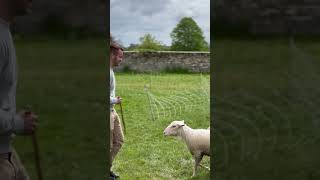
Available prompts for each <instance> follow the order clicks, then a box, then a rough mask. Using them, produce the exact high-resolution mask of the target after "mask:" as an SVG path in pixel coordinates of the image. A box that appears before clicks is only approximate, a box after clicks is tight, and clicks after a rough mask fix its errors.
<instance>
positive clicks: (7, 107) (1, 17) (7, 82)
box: [0, 0, 37, 180]
mask: <svg viewBox="0 0 320 180" xmlns="http://www.w3.org/2000/svg"><path fill="white" fill-rule="evenodd" d="M30 7H31V0H0V179H1V180H28V179H29V177H28V175H27V173H26V171H25V168H24V167H23V165H22V163H21V162H20V160H19V157H18V155H17V154H16V152H15V150H14V148H13V147H12V146H11V141H12V138H13V137H14V135H15V134H17V135H31V134H33V132H34V130H35V126H36V123H35V121H36V119H37V116H36V115H35V114H34V113H33V112H28V113H26V112H25V111H22V112H20V113H16V87H17V64H16V54H15V48H14V44H13V40H12V36H11V33H10V23H11V22H12V21H13V20H14V18H15V16H20V15H25V14H27V13H28V12H29V11H30Z"/></svg>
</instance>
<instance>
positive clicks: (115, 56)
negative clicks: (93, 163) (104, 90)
mask: <svg viewBox="0 0 320 180" xmlns="http://www.w3.org/2000/svg"><path fill="white" fill-rule="evenodd" d="M122 59H123V49H122V48H121V46H120V45H118V44H117V43H115V42H113V41H111V42H110V143H111V144H110V148H111V149H110V154H111V166H112V162H113V160H114V158H115V156H116V155H117V154H118V152H119V151H120V149H121V147H122V144H123V140H124V135H123V130H122V127H121V120H120V118H119V116H118V114H117V112H116V111H115V109H114V105H115V104H120V103H121V101H122V99H121V97H119V96H116V93H115V89H116V79H115V76H114V72H113V68H114V67H117V66H119V65H120V63H121V62H122ZM110 168H111V167H110ZM118 177H119V176H118V175H116V174H115V173H113V172H112V171H111V170H110V178H111V179H116V178H118Z"/></svg>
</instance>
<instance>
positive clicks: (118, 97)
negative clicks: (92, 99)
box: [116, 96, 122, 104]
mask: <svg viewBox="0 0 320 180" xmlns="http://www.w3.org/2000/svg"><path fill="white" fill-rule="evenodd" d="M116 99H117V101H116V104H120V103H121V102H122V98H121V97H120V96H117V98H116Z"/></svg>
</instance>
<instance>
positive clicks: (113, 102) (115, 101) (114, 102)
mask: <svg viewBox="0 0 320 180" xmlns="http://www.w3.org/2000/svg"><path fill="white" fill-rule="evenodd" d="M117 102H118V99H117V98H115V97H112V96H110V105H114V104H117Z"/></svg>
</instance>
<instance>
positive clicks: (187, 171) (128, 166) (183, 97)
mask: <svg viewBox="0 0 320 180" xmlns="http://www.w3.org/2000/svg"><path fill="white" fill-rule="evenodd" d="M116 78H117V89H118V90H117V94H118V95H120V96H121V97H123V99H124V101H123V111H124V118H125V122H126V126H127V135H126V137H125V144H124V146H123V149H122V151H121V152H120V153H119V155H118V157H117V159H116V161H115V163H114V166H115V167H114V170H115V171H116V172H118V173H119V174H120V175H121V177H122V178H123V179H146V180H147V179H188V178H190V177H191V175H192V168H193V160H192V157H191V154H190V153H189V151H188V150H187V148H186V146H185V145H184V143H183V142H182V141H180V140H177V139H173V138H168V137H166V138H165V137H164V136H163V130H164V129H165V128H166V127H167V126H168V125H169V124H170V122H171V121H173V120H185V122H186V123H187V124H188V125H189V126H191V127H193V128H206V127H208V126H209V124H210V121H209V119H210V111H209V97H210V96H209V80H210V76H209V75H200V74H158V75H150V74H149V75H148V74H121V73H118V74H116ZM145 87H147V88H148V89H147V91H146V89H145ZM148 94H149V96H148ZM148 97H149V98H148ZM152 112H153V115H152ZM118 113H120V111H119V110H118ZM119 115H120V114H119ZM203 164H205V165H207V166H209V164H210V159H209V158H208V157H206V158H204V160H203ZM209 175H210V173H209V172H208V171H206V170H205V169H202V168H200V171H199V176H197V178H195V179H209Z"/></svg>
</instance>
